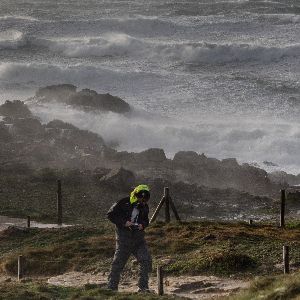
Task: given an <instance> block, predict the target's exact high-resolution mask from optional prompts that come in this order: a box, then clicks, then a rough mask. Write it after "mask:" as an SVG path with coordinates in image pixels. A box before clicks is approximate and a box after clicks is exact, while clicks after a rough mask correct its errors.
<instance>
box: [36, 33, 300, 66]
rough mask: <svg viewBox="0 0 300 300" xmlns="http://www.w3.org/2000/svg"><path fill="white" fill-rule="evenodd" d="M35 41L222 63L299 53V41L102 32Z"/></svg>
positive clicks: (72, 50)
mask: <svg viewBox="0 0 300 300" xmlns="http://www.w3.org/2000/svg"><path fill="white" fill-rule="evenodd" d="M34 43H35V44H36V45H39V46H43V47H48V48H49V49H50V50H51V51H54V52H59V53H61V54H63V55H65V56H68V57H90V56H99V57H104V56H113V57H114V56H129V57H133V58H134V59H137V58H138V57H143V58H145V57H147V58H153V57H154V58H155V57H156V58H158V59H166V58H167V59H171V60H179V61H181V62H184V63H188V64H224V63H234V62H247V61H258V62H263V63H269V62H276V61H279V60H281V59H283V58H286V57H299V56H300V44H294V45H288V46H283V47H271V46H270V47H268V46H262V45H251V44H210V43H205V42H203V43H194V42H188V41H186V42H181V43H178V42H177V43H176V42H165V41H161V40H151V39H148V40H145V39H141V38H140V39H138V38H134V37H132V36H129V35H127V34H124V33H106V34H104V35H103V36H101V37H85V38H73V39H70V38H69V39H56V40H54V39H52V40H50V39H48V40H47V39H38V40H36V41H34Z"/></svg>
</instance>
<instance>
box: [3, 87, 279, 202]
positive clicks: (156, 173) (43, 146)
mask: <svg viewBox="0 0 300 300" xmlns="http://www.w3.org/2000/svg"><path fill="white" fill-rule="evenodd" d="M53 90H54V91H57V88H56V89H54V88H47V89H45V90H40V91H39V92H38V94H39V95H42V96H43V97H46V96H49V94H50V95H52V96H53ZM58 90H59V93H60V95H67V96H66V97H69V96H70V95H69V94H72V93H73V94H72V95H73V96H74V95H75V93H76V92H74V86H67V87H66V86H64V87H60V88H59V89H58ZM84 93H85V94H86V95H87V96H88V97H94V96H95V97H97V95H98V94H97V93H96V92H94V91H90V90H85V91H84ZM54 94H55V92H54ZM77 94H78V93H77ZM79 94H80V93H79ZM9 105H10V104H9ZM17 105H18V106H20V107H22V108H23V109H22V111H23V112H26V111H27V109H28V108H27V107H26V105H24V103H21V102H18V104H17ZM18 111H20V110H18ZM16 115H17V114H15V116H14V117H11V116H5V118H3V120H2V121H1V126H0V136H2V137H3V139H2V141H0V142H1V144H2V145H1V149H0V163H3V162H5V161H7V160H12V159H13V160H15V161H23V162H26V163H28V164H29V165H30V166H32V167H34V168H39V167H55V168H79V169H91V170H92V169H95V168H97V167H99V168H107V169H120V168H123V169H126V170H128V171H131V172H134V173H135V174H136V176H137V177H138V178H139V180H140V181H143V180H148V179H149V178H158V179H161V180H167V181H168V182H183V183H185V184H192V185H193V184H194V185H196V186H197V187H203V186H206V187H208V188H217V189H228V188H230V189H234V190H238V191H241V192H243V191H245V192H248V193H251V194H253V195H269V196H274V197H275V196H276V197H277V196H278V191H279V190H280V188H281V187H282V184H281V182H278V181H277V182H275V181H274V180H273V181H271V180H270V177H269V175H268V173H267V172H265V171H264V170H262V169H259V168H257V167H254V166H251V165H248V164H243V165H240V164H238V162H237V161H236V159H234V158H228V159H223V160H218V159H215V158H209V157H206V156H205V155H204V154H198V153H196V152H193V151H180V152H178V153H176V154H175V156H174V158H173V159H168V158H167V157H166V155H165V153H164V151H163V150H162V149H157V148H152V149H148V150H145V151H142V152H140V153H128V152H126V151H122V152H118V151H116V150H114V149H112V148H109V147H107V146H106V145H105V143H104V141H103V139H102V137H100V136H99V135H97V134H95V133H93V132H90V131H86V130H81V129H79V128H77V127H75V126H74V125H72V124H69V123H65V122H63V121H60V120H53V121H51V122H49V123H48V124H46V125H43V124H41V122H40V121H39V120H38V119H35V118H33V116H32V115H31V113H30V111H29V113H27V115H29V117H24V116H23V115H24V113H22V114H21V115H22V117H16ZM123 169H120V170H121V171H120V174H119V173H118V174H117V175H118V176H117V177H114V176H115V175H116V174H115V175H113V174H111V177H112V178H119V177H120V176H121V175H122V174H123V173H124V170H123ZM128 176H129V178H130V175H128ZM125 177H126V176H125ZM107 179H108V178H107ZM103 180H104V179H103ZM110 180H112V179H111V178H110ZM118 180H119V179H118ZM108 182H109V180H108ZM122 184H124V186H126V187H128V185H127V184H126V181H124V182H123V183H120V185H122Z"/></svg>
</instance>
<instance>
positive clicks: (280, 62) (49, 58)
mask: <svg viewBox="0 0 300 300" xmlns="http://www.w3.org/2000/svg"><path fill="white" fill-rule="evenodd" d="M29 2H30V4H29V5H28V6H26V5H24V7H22V10H20V8H19V5H18V1H16V0H12V1H9V2H8V1H4V2H1V3H0V25H1V33H0V59H1V60H0V90H1V95H0V102H3V101H5V99H8V98H9V99H16V98H22V99H26V98H27V97H28V96H30V95H33V94H34V91H35V90H36V89H37V88H38V87H40V86H45V85H50V84H59V83H72V84H75V85H77V86H79V87H80V88H91V89H95V90H96V91H98V92H100V93H107V92H109V93H111V94H113V95H117V96H120V97H122V98H123V99H124V100H125V101H127V102H129V103H130V104H131V105H132V107H134V109H135V113H133V114H131V115H130V116H120V115H116V114H113V113H109V114H105V115H102V114H101V115H96V114H92V113H84V112H80V111H76V110H74V109H70V108H69V107H63V106H61V105H51V107H47V106H36V105H32V106H31V109H32V110H33V111H34V112H35V113H36V114H37V115H39V116H40V117H41V118H42V120H43V121H44V122H47V121H49V120H51V119H53V118H60V119H63V120H65V121H67V122H71V123H73V124H75V125H77V126H79V127H80V128H84V129H90V130H92V131H94V132H97V133H99V134H101V135H102V136H103V137H104V139H105V140H106V141H107V142H113V143H118V144H119V149H120V150H127V151H141V150H144V149H146V148H149V147H159V148H163V149H164V150H165V152H166V154H167V155H168V156H169V157H172V155H173V154H174V153H176V152H177V151H179V150H195V151H197V152H200V153H202V152H204V153H205V154H206V155H208V156H212V157H217V158H226V157H236V158H238V160H239V161H240V162H249V163H258V164H259V165H261V166H262V167H263V168H267V169H268V168H271V167H268V166H266V165H264V164H262V162H263V161H268V162H273V163H274V164H276V165H278V167H272V169H274V168H275V169H283V170H285V171H288V172H292V173H295V174H298V173H300V159H299V155H298V153H299V149H300V148H299V146H300V124H299V113H300V96H299V94H300V62H299V59H300V15H299V14H300V5H299V2H298V1H296V0H285V1H283V0H279V1H277V2H266V1H265V2H258V1H246V0H245V1H238V0H234V1H227V0H225V1H222V2H216V1H201V0H200V1H196V0H193V1H192V0H191V1H184V2H178V1H169V0H168V1H167V0H166V1H156V0H150V1H138V2H137V1H95V0H90V1H86V2H84V3H83V2H82V1H78V0H70V1H64V2H63V1H55V2H53V1H50V0H45V1H43V2H40V1H37V0H30V1H29ZM29 2H28V3H29ZM268 170H269V169H268Z"/></svg>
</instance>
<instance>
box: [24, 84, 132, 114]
mask: <svg viewBox="0 0 300 300" xmlns="http://www.w3.org/2000/svg"><path fill="white" fill-rule="evenodd" d="M76 90H77V88H76V86H74V85H71V84H60V85H52V86H47V87H44V88H40V89H39V90H38V91H37V92H36V94H35V96H34V97H33V98H30V99H28V100H30V101H37V102H43V103H47V102H48V103H51V102H52V101H56V102H59V103H64V104H66V105H71V106H73V107H76V108H79V109H84V110H88V111H102V112H108V111H112V112H116V113H127V112H129V111H130V110H131V109H130V106H129V104H128V103H127V102H125V101H124V100H122V99H121V98H119V97H116V96H112V95H110V94H109V93H107V94H98V93H97V92H96V91H94V90H90V89H83V90H81V91H79V92H77V91H76Z"/></svg>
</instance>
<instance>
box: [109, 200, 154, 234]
mask: <svg viewBox="0 0 300 300" xmlns="http://www.w3.org/2000/svg"><path fill="white" fill-rule="evenodd" d="M135 205H137V208H138V209H139V211H140V212H139V216H138V219H137V223H138V224H142V225H143V228H144V229H145V228H146V227H147V226H148V225H149V217H148V215H149V206H148V204H147V203H144V204H131V203H130V197H126V198H123V199H121V200H119V201H118V202H116V203H115V204H114V205H113V206H112V207H111V208H110V209H109V211H108V212H107V217H108V219H109V220H110V221H111V222H112V223H114V224H116V226H117V227H118V228H125V223H126V222H127V221H130V220H131V213H132V210H133V208H134V206H135Z"/></svg>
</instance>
